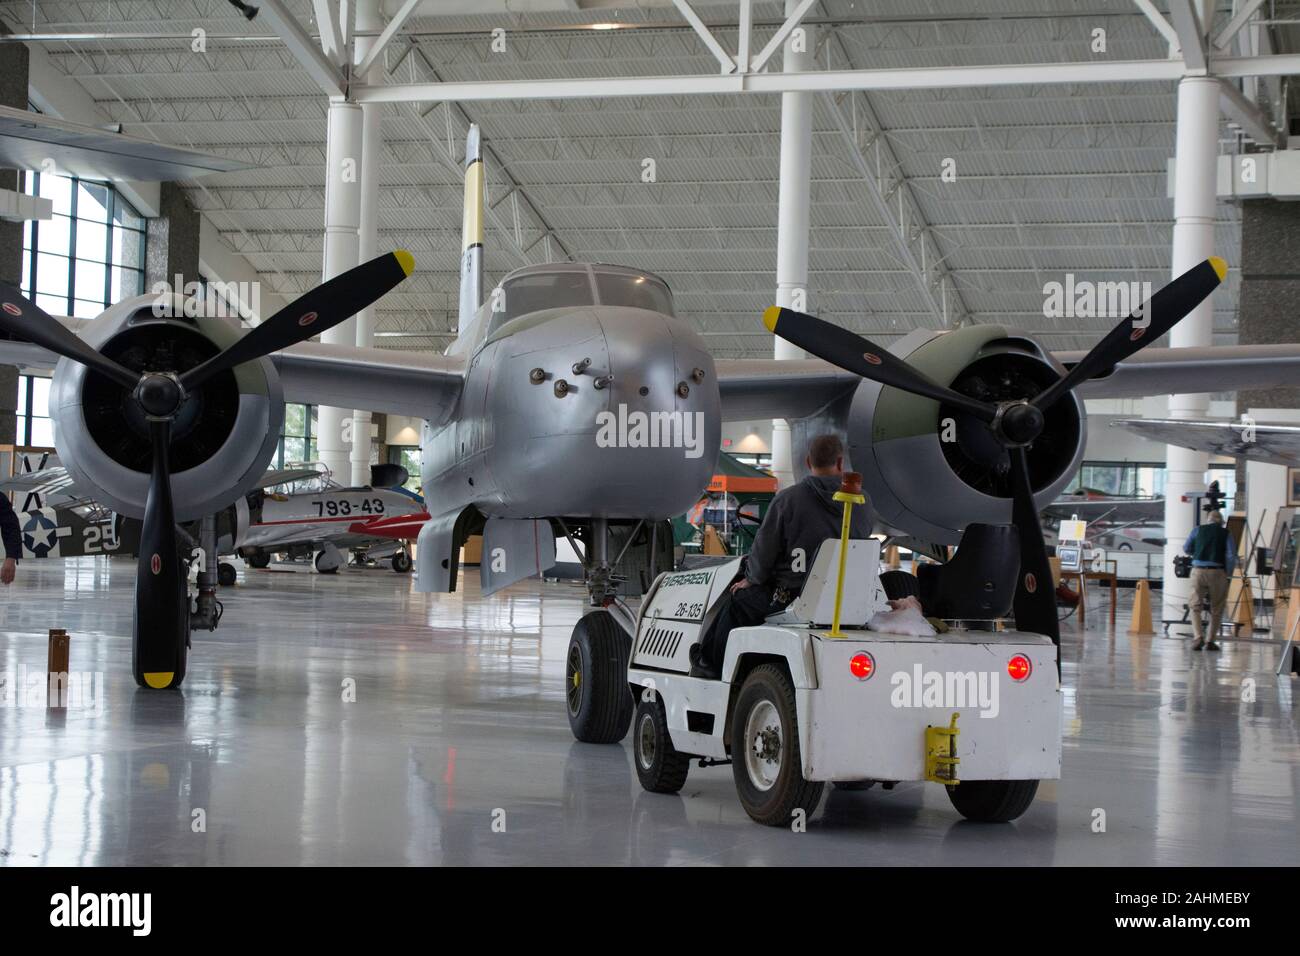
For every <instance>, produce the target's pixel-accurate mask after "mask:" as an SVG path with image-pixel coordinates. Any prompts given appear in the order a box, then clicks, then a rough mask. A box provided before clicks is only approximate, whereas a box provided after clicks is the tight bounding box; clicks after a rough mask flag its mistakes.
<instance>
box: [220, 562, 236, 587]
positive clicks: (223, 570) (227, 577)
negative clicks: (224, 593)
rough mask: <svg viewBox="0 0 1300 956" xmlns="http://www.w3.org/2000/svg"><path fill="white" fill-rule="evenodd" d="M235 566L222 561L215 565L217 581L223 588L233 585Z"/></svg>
mask: <svg viewBox="0 0 1300 956" xmlns="http://www.w3.org/2000/svg"><path fill="white" fill-rule="evenodd" d="M236 576H237V574H236V571H235V566H234V565H233V564H227V563H226V562H225V561H222V562H221V563H220V564H218V565H217V583H218V584H220V585H221V586H222V587H223V588H232V587H234V586H235V579H236Z"/></svg>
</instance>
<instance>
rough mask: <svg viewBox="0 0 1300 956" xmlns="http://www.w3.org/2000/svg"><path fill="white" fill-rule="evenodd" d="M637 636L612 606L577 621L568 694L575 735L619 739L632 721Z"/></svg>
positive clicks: (567, 665)
mask: <svg viewBox="0 0 1300 956" xmlns="http://www.w3.org/2000/svg"><path fill="white" fill-rule="evenodd" d="M631 650H632V639H631V638H630V637H628V635H627V633H626V632H624V630H623V629H622V628H621V627H619V626H618V622H616V621H615V620H614V618H613V616H612V615H611V614H610V613H609V612H608V611H593V612H592V613H590V614H586V615H584V616H583V617H582V618H581V620H579V621H578V623H577V624H575V625H574V626H573V634H572V636H571V637H570V638H569V650H568V653H567V654H566V655H565V661H564V688H565V690H564V697H565V703H566V705H567V707H568V712H569V729H570V730H572V731H573V736H575V737H577V738H578V739H579V740H581V741H583V742H584V743H589V744H616V743H618V742H619V741H620V740H622V739H623V738H624V737H625V736H626V735H627V728H628V725H629V724H631V723H632V692H631V690H630V689H629V688H628V683H627V661H628V655H629V653H630V652H631Z"/></svg>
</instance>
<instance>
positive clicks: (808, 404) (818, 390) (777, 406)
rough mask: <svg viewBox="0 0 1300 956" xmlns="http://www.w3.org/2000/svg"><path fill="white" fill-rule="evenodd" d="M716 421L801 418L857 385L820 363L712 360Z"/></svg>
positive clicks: (849, 375)
mask: <svg viewBox="0 0 1300 956" xmlns="http://www.w3.org/2000/svg"><path fill="white" fill-rule="evenodd" d="M714 365H715V367H716V368H717V372H718V387H719V389H720V390H721V392H722V418H723V420H724V421H729V422H743V421H750V420H751V419H761V418H805V417H807V416H809V415H812V414H813V413H815V412H816V411H818V410H819V409H821V408H823V407H825V406H826V405H827V404H829V403H830V402H832V401H834V400H835V399H836V398H839V397H840V396H841V395H844V394H845V393H846V392H848V391H849V390H850V389H851V388H853V387H854V386H855V385H857V383H858V382H860V381H862V379H860V378H859V377H858V376H856V375H854V374H853V373H852V372H846V371H844V370H843V369H841V368H836V367H835V366H834V365H832V364H831V363H830V362H823V361H822V360H821V359H791V360H789V361H785V360H782V361H777V360H776V359H718V360H717V361H716V362H715V363H714Z"/></svg>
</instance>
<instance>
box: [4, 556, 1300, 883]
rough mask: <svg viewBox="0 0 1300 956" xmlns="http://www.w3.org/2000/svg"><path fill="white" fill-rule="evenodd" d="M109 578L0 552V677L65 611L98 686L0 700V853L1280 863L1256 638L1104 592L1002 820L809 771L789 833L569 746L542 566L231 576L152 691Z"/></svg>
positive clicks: (1292, 802) (1283, 825)
mask: <svg viewBox="0 0 1300 956" xmlns="http://www.w3.org/2000/svg"><path fill="white" fill-rule="evenodd" d="M133 576H134V564H133V562H129V561H115V562H109V561H108V560H106V559H76V560H69V561H66V562H54V561H51V562H36V561H29V562H24V563H23V565H22V566H21V567H20V570H19V578H18V581H17V582H16V583H15V584H14V585H13V586H12V587H11V588H9V589H7V590H4V591H0V602H2V603H0V672H2V673H3V675H4V676H5V677H6V679H8V680H10V681H12V682H14V683H15V684H18V683H19V682H20V681H21V679H22V675H23V670H24V668H27V669H30V670H31V671H32V672H33V673H34V674H43V670H44V665H45V657H46V631H47V629H48V628H49V627H52V626H58V627H64V628H66V629H68V630H69V631H70V632H71V634H72V665H71V667H72V670H73V671H84V672H91V673H96V674H100V675H101V679H102V687H103V695H102V699H101V701H100V703H102V707H101V708H99V712H98V713H97V712H95V710H94V709H75V708H74V709H70V710H69V711H68V712H67V715H66V717H65V718H63V719H62V720H55V719H53V718H51V717H48V716H47V713H46V711H45V709H44V695H43V692H38V693H37V694H36V695H35V704H36V705H35V706H30V707H25V706H19V705H17V704H15V703H14V702H9V703H7V704H6V705H5V706H4V707H3V708H0V863H7V864H10V865H30V864H245V865H247V864H253V865H257V864H298V863H304V864H353V863H356V864H400V863H417V864H428V863H474V864H510V863H566V864H609V863H635V864H671V863H730V864H755V863H757V864H802V863H810V864H812V863H831V864H857V865H862V864H914V865H915V864H921V865H924V864H939V863H943V864H963V863H969V864H1016V863H1029V864H1105V865H1116V866H1150V865H1187V864H1205V865H1222V864H1244V865H1256V864H1294V863H1295V862H1296V860H1298V859H1300V829H1297V826H1296V817H1297V802H1298V795H1300V733H1298V732H1297V717H1296V713H1297V712H1296V706H1295V702H1294V697H1295V693H1296V690H1297V686H1296V683H1295V682H1293V681H1292V680H1291V679H1290V678H1281V679H1277V678H1274V676H1273V668H1274V666H1275V662H1276V659H1277V653H1278V651H1277V647H1276V646H1275V645H1271V644H1260V643H1256V644H1252V643H1250V642H1249V641H1245V642H1240V643H1226V644H1225V645H1224V650H1223V652H1222V653H1220V654H1205V653H1202V654H1193V653H1192V652H1191V650H1190V647H1189V646H1188V643H1187V642H1185V641H1179V640H1166V639H1162V638H1138V639H1132V638H1129V637H1128V636H1127V634H1124V633H1122V632H1123V630H1124V628H1125V626H1126V622H1127V617H1126V615H1124V614H1123V613H1121V618H1120V621H1121V624H1120V630H1121V633H1120V634H1119V635H1118V636H1114V637H1112V636H1109V635H1108V634H1107V633H1106V632H1105V631H1104V630H1101V631H1099V630H1094V629H1093V628H1096V627H1099V626H1104V621H1105V616H1104V614H1103V613H1101V611H1100V608H1098V609H1097V611H1096V612H1095V613H1094V614H1093V615H1092V616H1091V617H1090V620H1089V627H1090V629H1089V631H1088V632H1087V634H1086V635H1083V634H1081V633H1080V632H1079V631H1078V629H1077V627H1076V626H1074V625H1073V623H1067V625H1066V630H1065V639H1064V644H1065V661H1066V663H1065V671H1064V677H1065V687H1066V690H1065V733H1066V738H1065V757H1064V774H1063V778H1062V780H1061V781H1060V782H1059V783H1048V784H1044V785H1043V786H1042V787H1041V788H1040V790H1039V794H1038V799H1037V800H1036V802H1035V803H1034V805H1033V806H1032V807H1031V808H1030V810H1029V811H1028V812H1027V813H1026V814H1025V816H1023V817H1022V818H1021V819H1020V820H1019V821H1017V822H1016V823H1014V824H1009V825H1002V826H996V825H994V826H989V825H978V824H972V823H965V822H961V820H960V818H959V817H958V816H957V814H956V813H955V811H953V810H952V808H951V807H950V805H949V803H948V800H947V798H946V796H945V795H944V794H943V792H942V791H941V789H940V788H939V787H937V786H934V785H922V784H908V785H900V786H899V787H898V788H896V789H895V790H893V791H892V792H884V791H882V790H880V789H879V788H877V789H875V790H872V791H868V792H865V793H845V792H834V791H828V794H827V796H826V798H825V799H824V801H823V804H822V807H821V809H820V810H819V811H818V812H817V813H815V814H813V815H812V816H811V818H810V820H809V826H808V830H807V832H805V833H792V832H789V831H787V830H773V829H767V828H764V827H760V826H757V825H755V824H753V823H751V822H750V821H749V819H748V818H747V817H746V816H745V814H744V811H743V810H742V809H741V808H740V805H739V803H738V802H737V800H736V796H735V792H734V787H733V784H732V780H731V771H730V769H729V768H726V767H721V768H713V769H709V770H698V769H692V771H691V778H690V780H689V781H688V782H687V786H686V789H685V790H684V791H683V792H682V794H681V795H680V796H677V797H668V796H660V795H655V794H649V793H643V792H642V791H641V789H640V785H639V784H638V783H637V780H636V776H635V774H634V773H633V770H632V765H631V758H630V749H629V745H628V744H627V742H625V743H624V744H623V745H621V746H595V745H587V744H580V743H576V742H574V741H573V739H572V738H571V736H570V734H569V729H568V724H567V721H566V718H565V713H564V700H563V694H562V675H563V664H564V651H565V646H566V643H567V640H568V635H569V631H570V628H571V627H572V625H573V623H574V621H575V619H576V618H577V616H578V615H579V614H580V613H581V609H582V599H583V592H581V591H580V590H579V589H578V588H576V587H574V586H572V585H567V584H562V585H545V584H539V583H525V584H521V585H517V586H515V587H514V588H511V589H509V590H508V591H507V592H505V593H503V594H499V595H496V596H494V597H492V598H490V599H488V600H480V599H479V598H478V587H477V578H476V576H475V575H471V580H470V582H469V585H468V587H467V588H466V590H465V591H464V592H462V593H458V594H455V595H441V596H437V597H430V596H426V595H417V594H413V593H412V592H411V590H410V587H411V579H410V578H409V577H400V576H398V575H396V574H394V573H392V572H391V571H386V570H375V571H367V572H349V573H343V574H340V575H337V576H334V577H325V576H320V575H316V574H312V573H304V572H298V573H293V572H289V571H278V572H277V571H275V570H271V571H265V572H256V571H241V573H240V581H239V585H238V587H236V588H234V589H227V590H225V591H224V592H223V597H224V599H225V602H226V620H225V623H224V624H223V625H222V627H221V629H220V630H219V631H218V632H217V633H216V634H212V635H208V634H197V635H196V636H195V646H194V649H193V651H192V652H191V656H190V665H189V667H190V670H189V676H188V677H187V679H186V681H185V685H184V687H183V689H182V691H181V692H179V693H172V692H142V691H138V690H137V689H136V687H135V684H134V682H133V681H132V679H131V676H130V671H129V662H130V646H129V641H128V639H127V638H126V637H125V636H124V635H127V634H129V633H130V612H131V593H132V592H131V582H132V579H133ZM34 679H35V680H38V681H39V680H41V679H43V677H41V676H37V677H35V678H34ZM1248 680H1253V681H1254V688H1253V699H1250V700H1247V699H1246V698H1248V697H1249V696H1250V695H1249V694H1246V693H1244V691H1243V687H1244V686H1245V684H1244V682H1246V681H1248ZM345 681H353V682H355V697H356V699H355V702H350V703H345V702H344V701H343V693H344V691H343V687H344V682H345ZM17 696H18V697H19V699H21V694H19V695H17ZM197 810H202V811H203V814H202V819H200V818H199V817H198V816H196V811H197ZM1099 810H1100V811H1104V813H1105V824H1106V832H1104V833H1095V832H1093V828H1092V827H1093V821H1094V819H1095V817H1096V813H1097V811H1099ZM494 822H495V824H496V826H495V827H494ZM200 823H204V824H205V827H201V826H200V825H199V824H200ZM502 823H504V832H498V831H500V830H501V829H502ZM196 831H198V832H196Z"/></svg>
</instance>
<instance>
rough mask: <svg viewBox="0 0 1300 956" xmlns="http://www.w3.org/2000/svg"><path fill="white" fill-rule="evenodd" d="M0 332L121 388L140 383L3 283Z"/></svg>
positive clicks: (124, 369)
mask: <svg viewBox="0 0 1300 956" xmlns="http://www.w3.org/2000/svg"><path fill="white" fill-rule="evenodd" d="M0 329H4V330H5V331H6V332H11V333H13V334H14V335H16V336H18V337H19V338H20V339H24V340H26V341H28V342H31V343H32V344H34V345H39V346H41V347H42V348H46V349H49V350H50V351H51V352H54V353H55V354H57V355H62V356H63V357H64V358H68V359H72V361H74V362H80V363H81V364H82V365H84V366H86V368H90V369H94V370H95V371H96V372H99V373H100V374H101V375H104V376H106V377H108V378H111V379H112V380H113V381H115V382H117V383H118V384H119V385H121V386H122V387H124V388H135V386H136V383H137V382H139V381H140V375H139V373H138V372H132V371H131V370H130V369H127V368H123V367H122V366H121V365H118V364H117V363H116V362H114V361H113V360H112V359H111V358H108V357H107V356H104V355H100V354H99V353H98V352H96V351H95V350H94V349H92V348H91V347H90V346H89V345H87V344H86V343H85V342H83V341H82V340H81V339H80V338H78V337H77V334H76V333H75V332H73V331H71V330H70V329H68V328H67V327H66V326H64V324H63V323H62V322H60V321H59V320H58V319H56V318H55V317H54V316H52V315H50V314H49V313H48V312H46V311H45V310H44V309H42V308H41V307H40V306H38V305H37V304H36V303H35V302H32V301H31V300H30V299H28V298H27V297H26V296H25V295H23V294H22V293H21V292H19V291H18V290H17V289H15V288H14V287H13V286H11V285H9V283H7V282H0Z"/></svg>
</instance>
